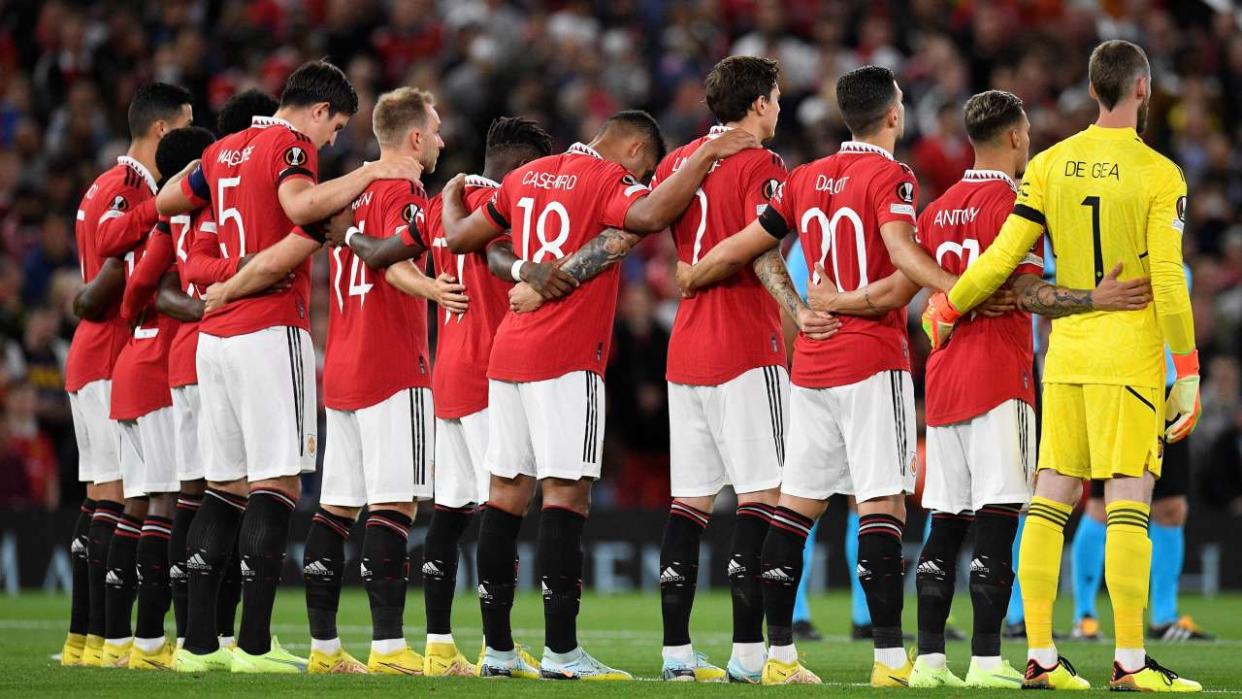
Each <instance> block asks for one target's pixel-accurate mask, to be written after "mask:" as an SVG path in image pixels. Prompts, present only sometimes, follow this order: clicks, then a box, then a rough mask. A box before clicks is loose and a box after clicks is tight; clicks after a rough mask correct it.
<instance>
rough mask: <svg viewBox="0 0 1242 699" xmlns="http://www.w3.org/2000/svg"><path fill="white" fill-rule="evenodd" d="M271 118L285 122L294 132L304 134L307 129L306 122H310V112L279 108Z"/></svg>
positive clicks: (302, 109)
mask: <svg viewBox="0 0 1242 699" xmlns="http://www.w3.org/2000/svg"><path fill="white" fill-rule="evenodd" d="M272 118H273V119H280V120H281V121H287V122H289V125H290V126H292V127H293V130H294V131H297V132H298V133H300V134H305V133H306V132H307V130H308V127H309V124H308V123H307V122H308V121H309V120H310V110H309V109H305V108H302V107H281V108H280V109H277V110H276V113H275V114H273V115H272Z"/></svg>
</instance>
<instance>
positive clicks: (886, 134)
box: [851, 129, 897, 154]
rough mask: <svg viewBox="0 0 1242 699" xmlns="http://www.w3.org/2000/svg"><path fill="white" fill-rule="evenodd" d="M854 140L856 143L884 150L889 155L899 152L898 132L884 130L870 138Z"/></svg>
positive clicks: (856, 138) (861, 137) (854, 137)
mask: <svg viewBox="0 0 1242 699" xmlns="http://www.w3.org/2000/svg"><path fill="white" fill-rule="evenodd" d="M851 136H853V135H852V134H851ZM853 140H854V142H855V143H866V144H867V145H869V146H875V147H877V148H883V149H884V150H886V151H888V152H889V154H892V153H893V151H895V150H897V132H896V131H892V130H890V129H882V130H880V131H877V132H875V133H873V134H870V135H868V136H853Z"/></svg>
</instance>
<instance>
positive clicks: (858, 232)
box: [772, 142, 918, 388]
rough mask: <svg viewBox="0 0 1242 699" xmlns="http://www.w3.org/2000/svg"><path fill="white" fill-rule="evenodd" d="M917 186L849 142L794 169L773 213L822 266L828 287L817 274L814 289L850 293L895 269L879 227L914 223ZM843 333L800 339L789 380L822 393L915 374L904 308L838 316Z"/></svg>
mask: <svg viewBox="0 0 1242 699" xmlns="http://www.w3.org/2000/svg"><path fill="white" fill-rule="evenodd" d="M917 195H918V184H917V181H916V180H915V178H914V173H913V172H911V171H910V169H909V168H908V167H906V166H905V165H903V164H901V163H899V162H897V161H895V160H893V158H892V156H891V155H889V154H888V152H886V151H884V150H883V149H881V148H877V147H875V146H871V145H869V144H864V143H857V142H847V143H845V144H843V145H842V147H841V150H840V152H838V153H836V154H834V155H830V156H827V157H825V158H820V159H819V160H815V161H813V162H811V163H807V164H806V165H802V166H800V167H797V168H795V169H794V170H793V172H791V173H790V175H789V179H788V180H786V182H785V185H784V186H783V187H781V189H780V191H779V192H778V193H777V195H776V196H775V197H774V198H773V201H772V206H773V208H774V210H775V211H776V212H777V213H779V214H780V216H781V218H782V219H783V220H784V223H785V225H786V226H788V227H789V229H790V230H795V229H796V230H797V232H798V234H799V235H800V238H801V242H802V249H803V251H804V252H805V254H806V257H807V264H808V265H809V266H810V267H811V269H812V270H814V268H815V265H816V264H817V263H818V264H822V265H823V267H824V270H825V273H826V274H827V277H828V278H827V279H824V280H820V279H819V274H818V273H817V272H814V271H813V272H812V280H811V281H812V284H818V283H826V284H835V285H836V287H837V289H838V290H840V291H853V290H856V289H860V288H862V287H864V286H866V285H868V284H871V283H873V282H876V281H879V280H880V279H883V278H884V277H887V276H889V275H890V274H892V273H894V272H895V271H896V270H897V268H896V267H895V266H894V265H893V262H892V260H891V259H890V258H889V255H888V248H887V247H886V246H885V244H884V238H883V237H882V236H881V234H880V226H882V225H884V224H885V223H888V222H890V221H906V222H909V223H910V224H911V225H913V224H914V223H915V214H914V202H915V200H916V198H917ZM840 319H841V328H840V330H839V331H838V332H837V333H836V334H835V335H834V336H832V337H831V338H829V339H828V340H824V341H812V340H808V339H807V338H806V337H805V336H803V335H801V334H799V335H798V339H797V340H796V341H795V343H794V363H793V372H792V376H791V379H792V381H793V382H794V383H795V384H797V385H799V386H805V387H811V388H824V387H830V386H841V385H845V384H851V383H855V382H857V381H861V380H862V379H865V378H867V377H868V376H871V375H872V374H875V373H877V372H879V371H884V370H905V371H909V369H910V351H909V338H908V335H907V333H906V309H905V307H902V308H897V309H893V310H891V311H889V312H887V313H885V314H883V315H881V316H878V317H862V316H840Z"/></svg>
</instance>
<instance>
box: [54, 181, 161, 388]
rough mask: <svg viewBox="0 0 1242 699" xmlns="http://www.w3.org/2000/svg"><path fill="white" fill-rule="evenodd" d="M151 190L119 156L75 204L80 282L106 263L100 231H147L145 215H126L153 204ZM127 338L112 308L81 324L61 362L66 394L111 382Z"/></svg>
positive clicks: (152, 185)
mask: <svg viewBox="0 0 1242 699" xmlns="http://www.w3.org/2000/svg"><path fill="white" fill-rule="evenodd" d="M155 192H156V188H155V178H154V177H152V176H151V173H150V172H148V171H147V169H146V168H145V167H143V165H142V163H140V162H138V161H137V160H134V159H133V158H130V157H127V156H121V157H120V158H117V164H116V165H114V166H113V167H112V168H111V169H109V170H107V171H106V172H104V173H103V174H102V175H100V176H99V177H98V178H96V180H95V181H94V182H93V183H92V184H91V187H90V189H88V190H87V191H86V196H84V197H82V203H81V204H79V205H78V216H77V223H76V224H75V225H74V235H75V237H76V238H77V242H78V262H79V265H80V267H81V269H82V281H83V282H88V283H89V282H90V281H91V280H92V279H94V278H95V275H97V274H99V270H100V268H101V267H103V264H104V260H106V259H107V256H105V255H102V254H100V251H99V238H100V232H101V229H102V228H107V227H116V226H124V227H126V228H130V227H134V228H139V227H140V228H141V232H140V237H141V235H145V234H146V233H147V231H149V230H150V229H151V222H150V221H149V220H140V219H143V218H146V217H136V216H126V215H125V214H126V213H127V212H130V211H133V210H134V209H136V208H138V207H143V205H144V204H146V206H147V207H150V206H154V199H155ZM148 202H150V203H148ZM144 208H146V207H144ZM128 337H129V324H128V323H126V322H125V321H124V320H122V319H121V317H120V314H119V313H117V312H116V311H115V310H113V311H110V312H109V314H108V316H107V317H105V318H104V319H103V320H101V321H98V322H96V321H90V320H83V321H80V322H79V323H78V327H77V329H76V330H75V331H74V333H73V342H72V344H70V345H69V356H68V358H67V360H66V361H65V390H67V391H76V390H78V389H80V388H82V387H83V386H85V385H86V384H88V383H90V382H92V381H97V380H99V379H108V378H112V367H113V363H114V362H115V361H116V357H117V354H118V353H120V351H121V348H122V347H124V346H125V341H126V339H128Z"/></svg>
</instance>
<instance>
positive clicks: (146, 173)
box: [116, 155, 159, 194]
mask: <svg viewBox="0 0 1242 699" xmlns="http://www.w3.org/2000/svg"><path fill="white" fill-rule="evenodd" d="M116 162H117V163H118V164H120V165H128V166H129V167H132V168H133V169H134V170H136V171H137V172H138V174H139V175H142V179H144V180H146V181H147V187H149V188H150V189H151V193H152V194H155V193H156V192H158V191H159V188H158V187H156V186H155V178H154V177H152V176H151V171H150V170H148V169H147V166H146V165H143V164H142V163H140V162H138V161H137V160H134V159H133V158H131V157H129V156H128V155H122V156H121V157H119V158H117V159H116Z"/></svg>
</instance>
